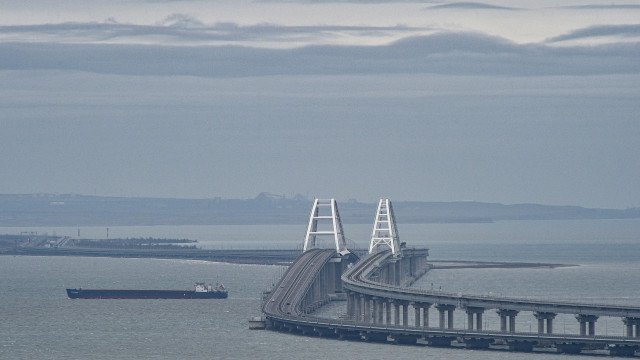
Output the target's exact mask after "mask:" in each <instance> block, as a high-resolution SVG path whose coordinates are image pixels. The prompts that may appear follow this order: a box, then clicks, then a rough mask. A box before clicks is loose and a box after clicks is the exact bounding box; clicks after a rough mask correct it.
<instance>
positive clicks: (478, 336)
mask: <svg viewBox="0 0 640 360" xmlns="http://www.w3.org/2000/svg"><path fill="white" fill-rule="evenodd" d="M312 216H313V214H312ZM316 216H317V214H316ZM310 228H311V226H310ZM314 228H315V227H314ZM340 232H341V229H340ZM377 237H380V236H379V235H377ZM396 240H397V239H396ZM338 249H339V250H340V252H338V251H336V250H335V249H315V248H314V249H307V251H305V252H303V253H302V254H301V255H300V256H299V257H298V259H297V260H296V261H295V262H294V263H293V264H292V265H291V266H290V267H289V269H288V270H287V272H286V273H285V274H284V276H283V277H282V279H281V280H280V281H279V283H278V284H277V285H276V287H275V288H274V289H273V290H272V291H271V292H270V293H269V294H268V296H266V297H265V299H264V302H263V307H262V311H263V313H264V315H265V318H266V322H267V327H268V328H270V329H273V330H279V331H288V332H295V333H301V334H304V335H313V336H323V337H334V338H340V339H350V340H362V341H376V342H393V343H404V344H424V345H431V346H452V345H453V344H456V346H465V347H467V348H501V349H509V350H514V351H538V350H542V351H547V352H548V351H556V352H560V353H573V354H576V353H581V352H583V351H585V350H589V351H593V350H596V351H599V353H601V354H604V353H609V354H610V355H614V356H635V354H636V352H637V351H638V349H640V307H633V306H621V305H608V304H582V303H573V302H563V301H552V300H530V299H521V298H505V297H492V296H480V295H468V294H460V293H447V292H442V291H426V290H421V289H413V288H410V287H409V285H411V283H413V282H414V281H415V280H417V279H418V278H420V277H421V276H423V275H424V274H425V273H426V272H427V271H428V270H429V268H430V264H429V263H428V262H427V255H428V251H427V250H426V249H408V248H406V246H402V249H397V248H396V249H393V248H391V249H389V250H382V249H375V251H371V253H370V254H369V255H367V256H365V257H364V258H362V259H358V258H357V257H356V256H355V255H353V254H351V253H350V252H349V251H348V250H346V248H341V249H340V248H338ZM394 250H395V251H394ZM334 300H336V301H338V300H346V309H345V311H344V312H345V314H344V315H343V316H341V317H339V318H329V317H320V316H318V315H317V314H316V312H315V310H316V309H318V308H319V307H320V306H322V305H324V304H326V303H328V302H330V301H334ZM432 307H433V308H435V309H436V310H437V311H438V314H439V316H438V320H439V321H438V323H437V324H434V325H435V326H432V324H430V323H429V309H430V308H432ZM456 309H460V310H464V311H465V312H466V315H467V327H466V328H465V329H459V328H455V326H454V321H453V320H454V319H453V317H454V310H456ZM490 309H494V310H495V311H496V312H497V314H498V315H499V317H500V331H488V330H486V329H483V314H484V312H485V311H487V310H490ZM520 312H532V313H533V316H534V317H535V318H536V319H537V323H538V329H537V330H538V331H537V332H533V333H531V332H522V331H517V329H516V328H515V324H516V323H515V318H516V316H518V314H519V313H520ZM560 313H564V314H574V315H575V317H576V320H577V321H578V323H579V325H580V326H579V327H580V333H579V334H558V333H556V332H554V328H553V320H554V318H555V317H556V316H557V314H560ZM410 314H411V315H413V316H412V317H411V318H410V317H409V315H410ZM600 316H609V317H620V318H621V320H622V321H621V326H623V327H624V330H625V334H626V336H606V335H605V336H603V335H598V334H596V332H595V324H596V322H597V320H598V318H599V317H600Z"/></svg>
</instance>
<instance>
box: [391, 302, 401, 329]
mask: <svg viewBox="0 0 640 360" xmlns="http://www.w3.org/2000/svg"><path fill="white" fill-rule="evenodd" d="M393 315H394V316H393V325H395V326H399V325H400V303H399V302H398V301H397V300H396V301H394V302H393Z"/></svg>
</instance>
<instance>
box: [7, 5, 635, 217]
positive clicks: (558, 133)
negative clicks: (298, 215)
mask: <svg viewBox="0 0 640 360" xmlns="http://www.w3.org/2000/svg"><path fill="white" fill-rule="evenodd" d="M639 19H640V3H638V2H635V1H631V0H629V1H627V2H623V1H620V2H617V1H613V2H612V1H610V0H608V1H599V0H592V1H569V0H554V1H545V0H542V1H518V0H511V1H499V0H492V1H489V0H487V1H483V2H455V1H423V2H412V1H394V0H369V1H358V0H351V1H340V0H334V1H322V0H320V1H318V0H298V1H296V0H286V1H277V0H262V1H260V0H258V1H250V0H234V1H227V0H221V1H205V0H66V1H65V0H61V1H56V2H51V1H47V0H36V1H33V0H19V1H18V0H3V1H2V2H0V169H1V171H0V193H41V192H48V193H79V194H97V195H114V196H161V197H195V198H201V197H215V196H222V197H239V198H249V197H254V196H255V195H257V194H258V193H259V192H262V191H269V192H273V193H277V194H286V195H292V194H294V193H301V194H303V195H307V196H309V197H313V196H320V197H337V198H338V199H341V200H346V199H349V198H356V199H358V200H361V201H374V200H375V199H377V198H379V197H381V196H387V197H390V198H391V199H394V200H425V201H431V200H433V201H457V200H476V201H488V202H502V203H523V202H535V203H545V204H571V205H582V206H589V207H612V208H626V207H637V206H640V186H638V179H639V178H640V116H639V114H640V20H639Z"/></svg>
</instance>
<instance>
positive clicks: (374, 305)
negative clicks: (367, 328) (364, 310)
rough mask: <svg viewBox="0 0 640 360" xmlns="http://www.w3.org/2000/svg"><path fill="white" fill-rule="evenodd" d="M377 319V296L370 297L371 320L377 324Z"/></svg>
mask: <svg viewBox="0 0 640 360" xmlns="http://www.w3.org/2000/svg"><path fill="white" fill-rule="evenodd" d="M377 321H378V298H376V297H372V298H371V322H372V323H374V324H377Z"/></svg>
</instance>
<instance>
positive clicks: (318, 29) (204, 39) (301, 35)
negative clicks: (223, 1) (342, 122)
mask: <svg viewBox="0 0 640 360" xmlns="http://www.w3.org/2000/svg"><path fill="white" fill-rule="evenodd" d="M426 30H428V29H427V28H416V27H407V26H400V25H398V26H339V25H336V26H332V25H327V26H324V25H319V26H281V25H276V24H256V25H246V26H241V25H238V24H236V23H217V24H213V25H205V24H203V23H202V22H201V21H199V20H198V19H197V18H194V17H192V16H190V15H186V14H172V15H170V16H167V17H166V18H165V19H163V20H161V21H159V22H158V23H156V24H155V25H136V24H123V23H118V22H115V21H113V20H109V21H106V22H100V23H98V22H91V23H75V22H71V23H58V24H37V25H13V26H0V40H3V39H4V40H7V39H8V40H11V41H16V40H17V41H25V39H33V41H43V39H46V41H48V42H63V43H64V42H73V43H77V42H117V41H121V42H129V43H136V42H144V43H147V42H148V41H153V42H163V43H167V42H169V43H171V42H174V43H180V44H184V45H186V44H188V43H215V42H242V41H291V40H301V39H317V38H327V37H337V36H339V35H338V34H352V35H371V34H377V35H384V34H393V33H413V32H424V31H426ZM158 38H161V39H162V40H158ZM149 39H150V40H149Z"/></svg>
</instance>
